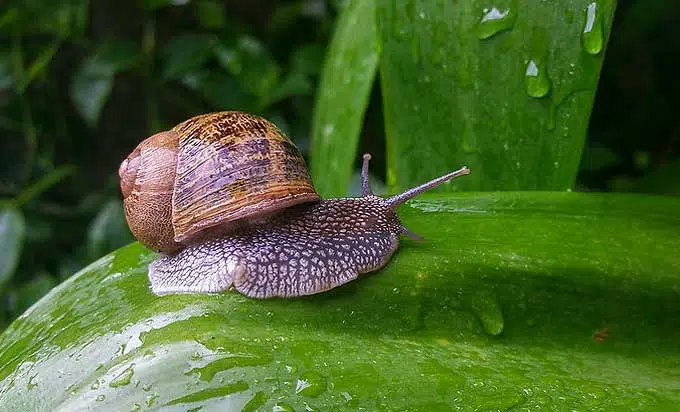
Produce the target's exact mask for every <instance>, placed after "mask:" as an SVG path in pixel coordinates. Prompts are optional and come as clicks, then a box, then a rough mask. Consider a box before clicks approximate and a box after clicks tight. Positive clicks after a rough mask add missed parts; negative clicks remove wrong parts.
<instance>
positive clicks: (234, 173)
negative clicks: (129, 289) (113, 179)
mask: <svg viewBox="0 0 680 412" xmlns="http://www.w3.org/2000/svg"><path fill="white" fill-rule="evenodd" d="M118 173H119V176H120V181H121V183H120V186H121V191H122V193H123V197H124V205H125V215H126V219H127V221H128V225H129V226H130V230H131V231H132V233H133V234H134V235H135V237H136V238H137V239H139V240H140V241H141V242H142V243H143V244H145V245H146V246H147V247H149V248H151V249H154V250H156V251H161V252H165V253H173V252H176V251H177V250H179V249H182V248H183V247H184V246H186V245H189V244H192V243H195V242H198V241H200V240H203V239H204V238H206V237H209V236H215V235H216V234H223V233H227V232H229V231H231V230H233V229H234V228H238V227H242V226H243V225H249V224H253V223H257V222H258V221H259V219H261V218H263V217H266V216H269V215H272V214H276V213H278V212H279V211H282V210H285V209H286V208H288V207H290V206H293V205H296V204H299V203H304V202H314V201H318V200H319V195H318V194H317V193H316V191H315V190H314V187H313V186H312V181H311V178H310V177H309V173H308V172H307V165H306V163H305V161H304V158H303V157H302V155H301V153H300V152H299V150H298V149H297V148H296V147H295V145H294V144H293V142H292V141H291V140H290V139H289V138H288V137H287V136H286V135H285V134H283V132H281V130H279V129H278V128H277V127H276V126H275V125H273V124H272V123H270V122H269V121H267V120H265V119H263V118H261V117H258V116H254V115H251V114H247V113H243V112H218V113H209V114H204V115H200V116H196V117H193V118H191V119H189V120H186V121H184V122H182V123H180V124H179V125H177V126H175V127H174V128H172V129H171V130H169V131H166V132H161V133H157V134H155V135H153V136H151V137H149V138H148V139H146V140H144V141H143V142H141V143H140V144H139V145H138V146H137V147H136V148H135V150H134V151H133V152H132V153H131V154H130V155H129V156H128V157H127V159H125V160H124V161H123V162H122V163H121V165H120V168H119V170H118Z"/></svg>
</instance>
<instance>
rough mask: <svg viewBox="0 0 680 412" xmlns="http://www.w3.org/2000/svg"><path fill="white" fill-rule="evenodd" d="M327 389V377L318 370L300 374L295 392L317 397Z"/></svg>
mask: <svg viewBox="0 0 680 412" xmlns="http://www.w3.org/2000/svg"><path fill="white" fill-rule="evenodd" d="M325 390H326V378H324V377H323V375H321V374H320V373H317V372H305V373H303V374H302V375H300V378H298V380H297V385H296V386H295V393H297V394H299V395H302V396H309V397H310V398H316V397H317V396H319V395H321V394H322V393H323V392H324V391H325Z"/></svg>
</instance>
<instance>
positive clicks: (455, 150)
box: [377, 0, 615, 190]
mask: <svg viewBox="0 0 680 412" xmlns="http://www.w3.org/2000/svg"><path fill="white" fill-rule="evenodd" d="M593 5H595V14H594V15H595V16H596V17H597V19H596V21H593V22H590V23H592V25H589V17H588V16H589V15H588V11H592V10H593V7H592V6H593ZM614 9H615V1H614V0H601V1H597V2H593V1H591V0H568V1H561V2H550V1H548V2H546V1H541V0H534V1H522V2H519V1H514V0H501V1H496V2H471V1H445V2H442V1H434V0H427V1H422V2H415V1H409V2H405V3H403V4H402V3H400V2H393V1H391V0H389V1H388V0H378V1H377V15H378V18H377V19H378V26H379V27H380V34H379V36H380V39H381V44H382V55H383V58H382V59H381V65H380V79H381V85H382V88H381V90H382V94H383V103H384V114H385V129H386V133H387V150H388V154H387V155H388V156H387V157H388V170H387V178H388V182H387V183H388V184H389V185H390V186H391V187H393V188H395V189H397V188H405V187H408V186H411V185H414V184H417V183H420V182H422V181H425V180H427V179H430V178H432V177H434V176H437V175H440V174H442V173H444V172H446V171H448V170H454V169H457V168H459V167H460V166H462V165H468V166H470V168H471V169H472V170H473V171H474V173H473V175H471V176H470V179H464V180H460V181H457V182H455V184H452V185H449V186H446V187H445V188H443V189H442V190H447V189H446V188H448V190H453V189H454V188H463V189H467V190H499V189H500V190H535V189H539V190H565V189H571V188H572V186H573V184H574V181H575V177H576V173H577V171H578V165H579V160H580V158H581V150H582V147H583V142H584V139H585V135H586V131H587V127H588V119H589V116H590V110H591V107H592V104H593V98H594V95H595V90H596V88H597V82H598V78H599V73H600V67H601V64H602V60H603V57H604V47H605V45H606V41H607V37H608V33H609V30H610V28H611V22H612V19H613V15H614ZM588 30H590V31H588ZM584 32H587V33H584ZM584 36H585V38H586V40H583V38H584ZM584 41H586V42H587V45H588V46H587V47H586V46H585V44H586V43H584ZM596 46H597V47H599V50H600V51H599V52H597V53H593V51H594V49H595V48H596ZM415 159H417V160H415Z"/></svg>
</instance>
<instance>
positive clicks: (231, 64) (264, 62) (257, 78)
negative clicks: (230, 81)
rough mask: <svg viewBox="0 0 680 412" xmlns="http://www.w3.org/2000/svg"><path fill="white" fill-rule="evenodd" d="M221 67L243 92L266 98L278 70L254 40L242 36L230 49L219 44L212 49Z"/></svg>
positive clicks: (265, 50) (277, 81)
mask: <svg viewBox="0 0 680 412" xmlns="http://www.w3.org/2000/svg"><path fill="white" fill-rule="evenodd" d="M214 52H215V56H216V57H217V60H218V61H219V62H220V64H221V65H222V67H224V68H225V69H227V70H229V72H230V73H231V74H232V75H233V76H234V77H236V78H237V79H238V81H239V82H240V83H241V87H242V88H243V90H246V91H247V92H248V93H250V94H252V95H253V96H257V97H260V98H264V97H267V95H268V94H269V93H271V90H272V89H273V88H275V87H276V86H277V84H278V83H279V80H280V77H281V68H280V67H279V65H278V63H276V60H274V57H273V56H272V55H271V54H270V53H269V51H268V50H267V48H266V47H265V46H264V45H263V44H262V43H261V42H260V41H259V40H258V39H256V38H254V37H251V36H242V37H240V38H239V39H238V41H237V42H236V45H235V46H233V47H227V46H226V45H224V44H222V45H220V46H218V47H216V48H215V50H214Z"/></svg>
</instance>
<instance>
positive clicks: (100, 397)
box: [95, 395, 106, 402]
mask: <svg viewBox="0 0 680 412" xmlns="http://www.w3.org/2000/svg"><path fill="white" fill-rule="evenodd" d="M95 400H96V401H97V402H104V400H106V396H104V395H99V396H97V398H96V399H95Z"/></svg>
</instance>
